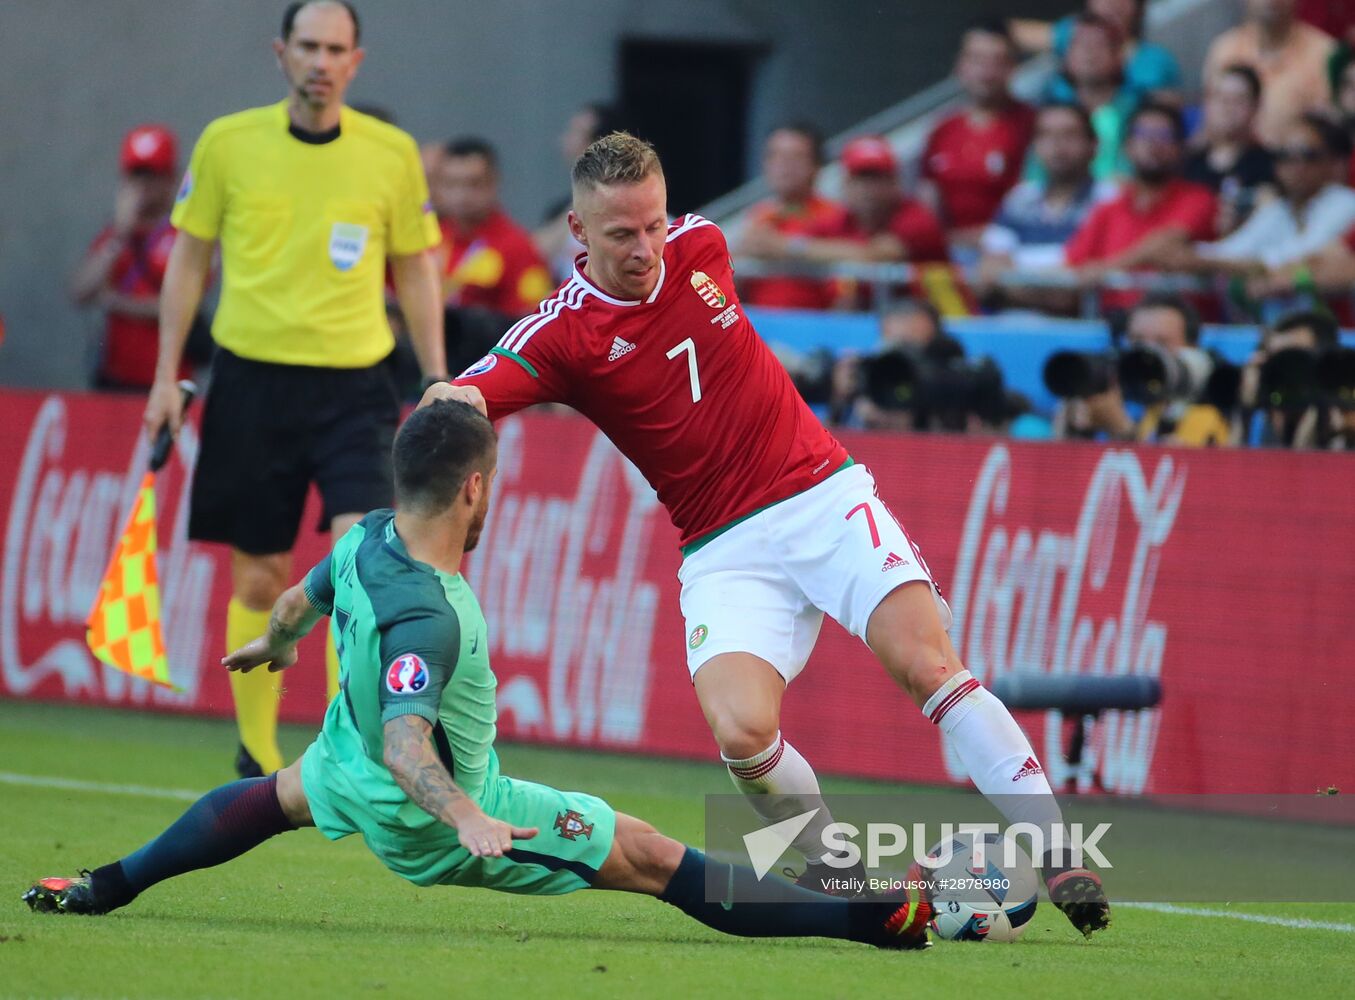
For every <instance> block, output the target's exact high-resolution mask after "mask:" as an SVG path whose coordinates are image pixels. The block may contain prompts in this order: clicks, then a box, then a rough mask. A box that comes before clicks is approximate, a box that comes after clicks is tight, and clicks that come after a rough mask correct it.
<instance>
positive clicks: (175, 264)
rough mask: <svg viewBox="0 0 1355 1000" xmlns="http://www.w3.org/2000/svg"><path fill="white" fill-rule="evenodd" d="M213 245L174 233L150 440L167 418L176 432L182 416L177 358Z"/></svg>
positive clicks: (148, 417)
mask: <svg viewBox="0 0 1355 1000" xmlns="http://www.w3.org/2000/svg"><path fill="white" fill-rule="evenodd" d="M214 246H215V243H214V242H213V241H211V240H200V239H198V238H197V237H196V236H191V235H189V234H188V233H186V232H185V231H184V230H183V229H180V230H179V231H178V232H177V233H175V235H174V246H173V247H172V248H171V249H170V251H169V261H168V262H167V263H166V265H165V280H164V283H163V284H162V285H161V288H160V353H159V355H158V356H157V357H156V361H155V383H154V384H153V385H152V386H151V394H150V398H149V399H148V400H147V401H146V413H145V416H144V418H143V420H144V422H145V425H146V433H147V434H148V435H149V436H150V438H151V440H154V439H155V435H156V434H157V433H159V431H160V428H161V427H162V426H163V425H164V424H165V423H166V422H168V423H169V427H170V430H172V431H173V432H174V433H175V434H178V433H179V424H180V422H181V421H182V419H183V397H182V395H181V394H180V392H179V387H178V385H177V379H178V377H179V362H180V361H182V360H183V348H184V341H186V340H187V339H188V330H189V327H191V326H192V325H193V317H194V316H196V315H197V312H198V306H199V305H200V304H201V303H202V292H203V289H204V288H205V287H206V285H207V275H208V272H209V271H210V270H211V266H212V249H213V247H214Z"/></svg>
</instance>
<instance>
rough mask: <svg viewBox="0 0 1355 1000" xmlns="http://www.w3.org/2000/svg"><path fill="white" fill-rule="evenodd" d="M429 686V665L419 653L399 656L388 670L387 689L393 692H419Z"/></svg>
mask: <svg viewBox="0 0 1355 1000" xmlns="http://www.w3.org/2000/svg"><path fill="white" fill-rule="evenodd" d="M426 687H428V665H427V664H426V663H424V662H423V659H422V658H421V657H420V656H419V655H418V654H417V653H406V654H405V655H404V656H397V657H396V658H395V661H394V662H393V663H392V664H391V665H390V667H389V669H387V671H386V690H387V691H389V692H390V693H391V694H418V693H419V692H420V691H422V690H423V689H424V688H426Z"/></svg>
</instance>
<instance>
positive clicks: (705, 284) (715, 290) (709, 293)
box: [691, 271, 729, 309]
mask: <svg viewBox="0 0 1355 1000" xmlns="http://www.w3.org/2000/svg"><path fill="white" fill-rule="evenodd" d="M691 280H692V287H693V288H694V289H696V294H697V295H699V296H701V300H702V301H703V302H705V303H706V305H708V306H710V307H711V308H712V309H723V308H724V307H725V303H726V302H728V301H729V299H728V298H727V297H726V296H725V292H724V289H723V288H721V287H720V286H719V285H717V284H716V283H715V279H714V278H712V277H711V276H710V275H709V274H707V273H706V272H705V271H693V272H692V279H691Z"/></svg>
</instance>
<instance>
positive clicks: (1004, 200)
mask: <svg viewBox="0 0 1355 1000" xmlns="http://www.w3.org/2000/svg"><path fill="white" fill-rule="evenodd" d="M1145 6H1146V4H1145V2H1144V0H1086V3H1085V6H1084V9H1082V10H1081V11H1080V12H1078V13H1075V14H1073V15H1070V16H1068V17H1065V18H1063V19H1061V20H1059V21H1057V22H1054V23H1052V24H1047V23H1038V22H1031V21H1023V20H1012V21H1010V22H1007V23H992V24H982V25H976V26H973V27H971V28H969V29H968V30H967V31H966V32H965V33H964V35H963V38H962V40H961V43H960V46H959V51H958V53H957V55H956V59H955V68H954V78H955V81H956V83H957V84H958V87H959V90H960V92H961V93H962V95H963V98H962V106H960V107H959V108H958V109H957V110H954V111H953V112H951V113H948V114H945V115H943V116H941V117H939V118H938V120H936V121H935V122H934V123H933V124H932V126H931V129H930V132H929V134H928V136H927V138H926V141H925V143H924V145H923V148H922V151H921V154H920V156H917V157H914V158H912V159H911V161H908V162H905V160H904V158H903V157H901V156H900V155H899V152H898V149H897V148H896V146H895V145H894V144H893V143H892V142H891V141H890V140H889V139H888V138H886V137H884V136H880V135H863V136H858V137H856V138H854V139H852V140H851V141H850V142H848V143H846V145H845V146H843V147H842V149H841V150H840V151H839V153H838V157H837V163H838V166H839V167H840V174H841V183H840V197H839V198H831V197H829V196H827V195H826V194H825V193H824V186H823V185H821V184H820V173H821V170H822V168H823V167H824V166H825V165H826V163H827V160H826V156H825V143H824V140H823V137H822V135H821V134H820V132H819V131H818V129H816V128H815V126H814V125H813V124H811V123H808V122H788V123H785V124H783V125H782V126H780V127H778V128H776V129H774V130H773V131H772V132H771V133H770V134H769V135H768V136H767V138H766V140H765V145H764V147H763V151H762V180H763V182H764V183H765V186H766V188H767V191H768V196H767V197H766V198H765V200H763V201H760V202H758V203H757V204H755V205H753V206H752V207H751V208H750V209H749V210H748V211H747V212H746V213H744V216H743V218H742V219H741V220H739V221H738V222H737V223H736V224H733V225H731V226H730V227H729V228H730V233H731V245H732V247H733V250H734V253H735V255H736V260H737V262H738V263H739V265H740V269H741V270H742V271H743V275H742V276H741V278H740V285H739V292H740V295H741V297H742V300H743V301H744V303H745V304H747V305H749V306H756V307H761V308H764V309H801V310H803V309H809V310H841V311H859V312H873V313H875V314H878V315H879V316H880V330H881V336H880V343H879V348H878V350H877V352H876V353H875V354H873V355H871V356H867V357H854V356H851V355H846V354H844V355H842V356H836V357H834V356H826V355H825V356H822V357H814V358H805V357H802V356H799V355H796V354H795V353H794V352H791V351H786V352H784V358H783V359H784V360H786V362H787V366H788V367H789V368H790V369H791V371H792V374H793V375H794V376H795V377H796V380H797V384H799V385H800V386H801V389H802V391H803V392H804V393H805V395H806V397H807V398H809V399H810V401H811V402H812V403H815V404H817V405H818V406H819V407H820V409H821V411H822V412H823V413H824V414H825V415H826V416H827V417H829V418H830V419H831V420H833V421H836V422H839V423H843V424H847V425H849V426H860V427H869V428H880V429H911V430H932V429H944V430H951V431H983V432H990V433H991V432H1012V433H1019V434H1029V435H1032V436H1050V435H1055V436H1058V435H1064V436H1094V437H1099V438H1113V439H1139V440H1144V441H1162V442H1168V443H1175V444H1186V445H1196V444H1199V445H1203V444H1209V445H1227V444H1279V445H1286V446H1293V447H1329V448H1334V449H1335V448H1351V447H1355V417H1353V416H1352V414H1353V413H1355V402H1353V401H1352V397H1353V396H1355V360H1352V359H1353V358H1355V351H1351V350H1349V349H1342V348H1341V347H1340V342H1339V337H1338V334H1337V330H1338V328H1339V327H1340V326H1350V325H1355V296H1353V295H1352V288H1355V189H1353V188H1352V186H1351V185H1352V177H1353V172H1355V144H1353V143H1352V135H1353V134H1355V48H1352V43H1353V42H1355V3H1351V2H1345V0H1246V4H1245V17H1244V20H1243V21H1242V23H1240V24H1238V25H1236V26H1235V27H1233V28H1231V29H1230V30H1228V31H1226V32H1224V33H1223V34H1221V35H1219V36H1218V37H1217V38H1215V39H1214V40H1213V42H1212V44H1211V45H1210V47H1209V51H1208V54H1207V57H1206V59H1205V62H1204V67H1203V76H1202V82H1201V90H1202V93H1201V94H1199V95H1194V94H1190V93H1188V92H1187V91H1186V90H1185V87H1184V84H1183V77H1182V73H1181V70H1180V67H1179V65H1178V64H1177V60H1176V58H1175V57H1174V56H1173V55H1172V53H1171V52H1170V51H1169V50H1168V49H1167V48H1164V47H1162V46H1160V45H1157V44H1154V43H1152V42H1150V41H1148V40H1146V39H1145V38H1144V37H1143V25H1144V15H1145V9H1144V8H1145ZM1044 51H1048V52H1051V53H1052V54H1053V57H1054V59H1055V60H1056V62H1057V70H1056V71H1055V72H1054V73H1053V74H1052V75H1050V76H1049V78H1048V79H1047V81H1046V83H1045V85H1044V87H1043V90H1042V92H1041V99H1040V101H1039V102H1038V105H1036V106H1032V105H1030V104H1027V103H1025V102H1023V101H1021V100H1019V99H1017V98H1016V97H1015V96H1014V95H1013V93H1012V78H1013V75H1014V73H1015V71H1016V70H1017V68H1018V66H1019V64H1020V62H1021V60H1022V58H1023V56H1025V55H1027V54H1031V53H1036V52H1044ZM366 110H368V111H369V112H374V113H378V114H380V109H370V108H369V109H366ZM622 121H623V119H622V118H621V117H620V116H618V114H617V113H616V112H615V111H614V110H613V109H611V108H609V107H606V106H602V105H593V104H590V105H585V106H583V107H581V108H580V109H579V110H578V111H577V113H576V114H574V115H573V116H572V117H571V118H570V120H569V122H568V123H567V125H566V127H565V129H564V131H563V133H562V135H561V138H560V153H561V155H562V157H563V158H564V160H565V161H566V162H572V160H573V159H574V158H575V157H576V156H577V155H578V153H579V152H581V151H582V149H583V148H584V146H586V145H587V144H588V142H589V141H591V140H592V139H593V138H595V137H597V136H599V135H602V134H606V133H607V132H609V131H611V130H612V129H613V128H614V127H616V126H617V125H618V124H619V123H621V122H622ZM176 145H177V144H176V139H175V136H174V135H173V133H172V132H170V131H169V130H168V129H165V128H163V127H160V126H155V125H147V126H141V127H139V128H137V129H135V130H133V132H132V133H130V134H129V135H128V136H127V139H126V141H125V143H124V147H123V149H122V155H121V167H122V174H123V178H122V182H121V186H120V187H119V191H118V194H117V199H116V201H115V204H114V206H113V213H112V217H111V220H110V221H109V222H108V224H107V225H106V226H105V227H104V228H103V230H102V231H101V232H100V233H99V235H98V236H97V237H96V238H95V240H94V241H93V243H92V244H91V245H90V248H89V250H88V251H87V253H86V255H85V258H84V259H83V260H82V261H81V262H80V264H79V266H78V267H77V269H76V271H75V274H74V276H73V278H72V283H71V293H72V297H73V299H74V301H75V302H77V303H78V304H80V305H82V306H95V307H98V308H99V309H101V310H102V311H103V313H104V316H105V336H104V340H103V344H102V350H101V352H100V361H99V364H98V368H97V374H96V378H95V381H96V384H97V385H98V386H100V387H107V388H135V389H138V390H142V389H144V388H145V387H146V386H148V385H149V384H150V381H151V378H152V375H153V372H154V366H155V357H156V352H155V344H156V320H155V315H156V306H155V301H156V298H157V296H158V294H159V288H160V282H161V281H162V280H163V277H164V262H165V259H166V257H167V255H168V246H169V245H170V244H171V243H172V241H173V237H174V231H173V229H172V228H171V227H170V226H169V222H168V217H169V211H170V208H171V207H172V201H173V192H174V186H175V179H176V177H177V176H178V174H179V171H180V166H181V165H180V164H179V162H178V156H177V149H176ZM422 153H423V163H424V169H425V172H426V174H427V178H428V186H429V191H430V195H431V201H432V205H433V207H434V209H435V210H436V213H437V216H438V220H439V224H440V227H441V231H442V243H441V246H440V247H439V249H438V251H437V253H438V262H439V273H440V276H441V281H442V294H443V302H444V308H445V318H446V323H445V329H446V338H447V358H448V365H449V368H450V369H451V370H453V371H457V370H460V369H461V368H463V367H465V366H467V365H470V364H472V363H473V362H474V361H475V360H476V359H477V358H479V357H480V356H481V355H483V354H484V353H485V351H486V350H487V349H488V348H489V347H490V346H492V345H493V344H494V343H495V342H497V340H498V339H499V337H500V336H501V335H502V333H503V331H504V330H506V329H507V327H508V326H509V325H510V324H511V323H512V322H513V321H515V320H516V319H517V318H519V317H521V316H523V315H525V314H527V313H529V312H531V311H532V310H533V309H534V308H535V306H536V303H537V302H538V301H540V300H541V299H542V298H543V297H545V296H546V295H547V294H549V293H550V292H551V291H552V289H553V287H554V285H555V284H556V282H557V281H559V280H561V279H562V278H564V277H565V276H567V274H568V273H569V270H570V268H572V261H573V257H574V254H575V253H576V252H577V251H578V250H579V249H580V248H579V247H578V246H577V244H574V243H573V240H572V237H570V235H569V232H568V228H567V226H566V225H565V222H564V219H565V215H566V213H567V209H568V202H567V199H562V200H561V201H560V202H559V203H558V204H555V205H553V206H552V207H551V209H550V211H549V212H548V213H547V214H546V217H545V218H544V219H543V220H542V221H541V222H540V224H539V225H538V226H537V227H536V229H535V231H531V230H529V228H527V227H525V226H523V225H522V224H521V222H520V221H515V220H514V219H513V218H511V217H510V215H509V214H508V212H507V211H506V210H505V209H504V207H503V206H502V204H501V203H500V200H499V193H498V181H499V163H498V155H497V153H496V150H495V148H494V147H493V145H492V144H491V143H490V142H489V141H487V140H485V139H483V138H479V137H474V136H458V137H454V138H452V139H450V140H447V141H437V142H431V143H427V144H425V146H424V147H423V149H422ZM390 301H391V307H390V308H391V313H392V318H393V320H398V318H399V316H398V314H399V308H398V305H397V304H396V302H395V298H394V296H393V295H392V296H390ZM1010 311H1021V312H1033V313H1036V314H1041V315H1048V316H1051V317H1074V316H1078V315H1082V316H1084V317H1085V316H1095V317H1099V318H1101V319H1104V320H1105V323H1106V326H1107V329H1108V335H1107V341H1106V344H1105V351H1104V353H1102V354H1097V355H1095V356H1092V355H1086V356H1078V357H1076V358H1073V357H1067V356H1056V357H1054V358H1051V359H1049V365H1048V366H1047V367H1046V369H1045V373H1044V374H1045V383H1046V386H1047V388H1048V389H1049V391H1050V393H1051V394H1052V395H1053V396H1055V397H1057V398H1059V399H1060V400H1061V403H1060V405H1059V407H1058V409H1057V411H1056V412H1055V413H1053V414H1052V416H1050V415H1048V414H1045V415H1039V414H1035V413H1032V412H1031V410H1032V407H1031V404H1030V402H1029V401H1028V400H1027V399H1025V398H1023V397H1022V396H1021V395H1020V394H1019V393H1016V392H1013V391H1011V390H1010V389H1008V388H1006V387H1005V386H1004V384H1003V374H1002V372H1001V370H1000V369H999V368H998V366H996V365H995V364H993V363H992V362H991V361H987V360H985V359H974V358H969V357H966V355H965V349H964V347H963V345H962V344H961V342H960V341H959V340H957V339H956V338H955V337H952V336H950V335H948V334H947V332H946V330H945V324H946V321H947V320H948V319H949V318H951V317H954V316H965V315H985V314H996V313H1004V312H1010ZM1202 321H1206V322H1223V323H1245V324H1256V325H1259V326H1261V328H1262V329H1263V333H1262V335H1261V337H1260V340H1259V343H1258V344H1257V348H1256V351H1255V353H1254V354H1253V356H1252V357H1251V359H1250V360H1249V361H1248V362H1247V363H1246V364H1244V365H1240V366H1236V365H1232V364H1229V363H1227V362H1225V361H1223V360H1222V359H1221V358H1220V357H1218V356H1217V355H1215V354H1213V353H1210V352H1207V351H1205V350H1202V349H1201V348H1200V346H1199V338H1200V326H1201V322H1202ZM199 325H201V326H203V330H202V331H199V332H198V333H197V334H195V335H194V336H193V337H191V338H190V341H189V351H188V355H187V361H186V365H190V364H193V363H196V362H198V361H200V360H201V359H202V353H201V350H199V348H201V349H202V350H206V349H210V341H209V338H208V337H207V336H206V335H205V324H199ZM396 329H397V331H398V330H399V324H398V322H397V323H396ZM401 357H403V362H401V361H400V358H401ZM1056 362H1057V363H1056ZM396 363H397V365H398V364H401V363H403V365H404V371H405V377H404V383H405V384H406V386H407V387H410V388H412V387H413V386H414V385H415V384H416V383H417V376H418V372H417V367H416V366H415V365H414V364H413V362H412V360H411V357H410V356H409V353H408V352H404V353H403V354H401V352H397V362H396ZM1046 418H1048V419H1046Z"/></svg>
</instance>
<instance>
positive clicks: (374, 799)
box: [301, 741, 616, 896]
mask: <svg viewBox="0 0 1355 1000" xmlns="http://www.w3.org/2000/svg"><path fill="white" fill-rule="evenodd" d="M367 763H369V764H370V762H367ZM377 770H378V768H377V767H376V766H375V765H374V764H371V766H370V767H369V768H364V767H361V766H359V767H356V768H355V767H351V766H349V767H340V766H338V765H337V764H336V763H335V762H334V760H333V759H332V758H329V757H328V756H327V755H326V753H325V748H324V747H323V746H322V744H321V742H319V741H317V742H316V743H313V744H311V746H310V747H309V749H307V751H306V755H305V757H304V758H303V759H302V761H301V784H302V787H303V788H304V789H305V792H306V799H307V801H308V802H309V803H310V810H311V816H312V818H314V820H315V825H316V827H318V828H319V830H320V832H321V833H323V834H324V835H325V836H326V837H328V838H329V839H330V840H338V839H340V838H342V837H347V836H349V835H351V834H354V833H360V834H362V839H363V840H364V841H365V842H366V844H367V846H368V848H370V849H371V851H372V853H373V854H375V855H376V856H377V857H378V858H379V859H380V860H381V862H382V864H384V865H385V866H386V867H387V868H389V869H390V870H391V871H393V872H395V874H397V875H399V876H400V877H402V878H406V879H408V880H409V881H411V882H413V883H415V884H416V885H423V886H428V885H465V886H475V887H478V888H484V889H497V890H499V891H500V892H516V893H522V894H525V895H532V896H555V895H560V894H562V893H566V892H574V891H575V890H577V889H587V888H588V887H589V886H591V885H592V884H593V879H594V878H595V877H596V876H597V872H598V869H599V868H601V867H602V863H603V862H604V861H605V860H606V859H607V855H608V853H610V851H611V849H612V839H613V837H614V836H615V835H616V813H615V811H614V810H613V809H612V807H611V806H609V805H608V804H607V803H606V802H604V801H602V800H601V799H599V798H598V797H596V796H594V795H587V794H585V793H583V792H562V791H560V790H559V789H556V788H550V787H549V786H547V785H538V784H537V783H536V782H534V781H518V780H516V779H514V778H506V777H503V776H502V775H500V774H498V767H497V761H495V764H494V766H493V767H492V770H491V773H490V775H489V777H488V779H487V781H486V783H485V789H484V792H483V794H482V795H481V796H480V799H479V803H480V808H481V809H483V810H484V811H485V812H486V813H487V814H488V815H490V816H492V817H494V818H495V819H499V820H503V821H504V822H505V823H510V824H512V825H513V826H518V827H532V826H534V827H537V828H538V832H537V835H536V836H535V837H534V838H532V839H531V840H519V841H514V847H513V850H511V851H510V852H509V853H508V854H506V855H504V856H503V857H501V858H475V857H472V856H471V855H470V852H468V851H467V850H466V849H465V848H464V847H462V846H461V844H460V843H459V842H458V840H457V836H456V831H455V830H453V829H451V828H450V827H448V826H446V825H444V824H442V823H440V822H438V821H437V820H435V819H433V818H432V817H431V816H429V815H428V814H427V813H425V812H424V811H423V810H422V809H420V808H419V807H418V806H416V805H415V804H414V803H412V802H410V801H409V800H408V799H406V798H405V796H404V793H403V792H399V791H398V789H396V790H395V791H396V792H397V793H398V795H399V798H400V799H402V800H404V801H403V802H396V801H394V798H393V796H392V794H391V789H390V787H389V783H390V781H391V779H390V777H389V773H388V772H386V773H384V774H383V775H382V776H383V777H384V778H385V781H384V782H380V783H379V785H378V784H377V783H375V782H374V781H373V780H372V779H374V778H377V774H376V773H375V772H376V771H377ZM364 771H370V772H371V773H367V774H364V773H363V772H364ZM381 786H385V787H381Z"/></svg>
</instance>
